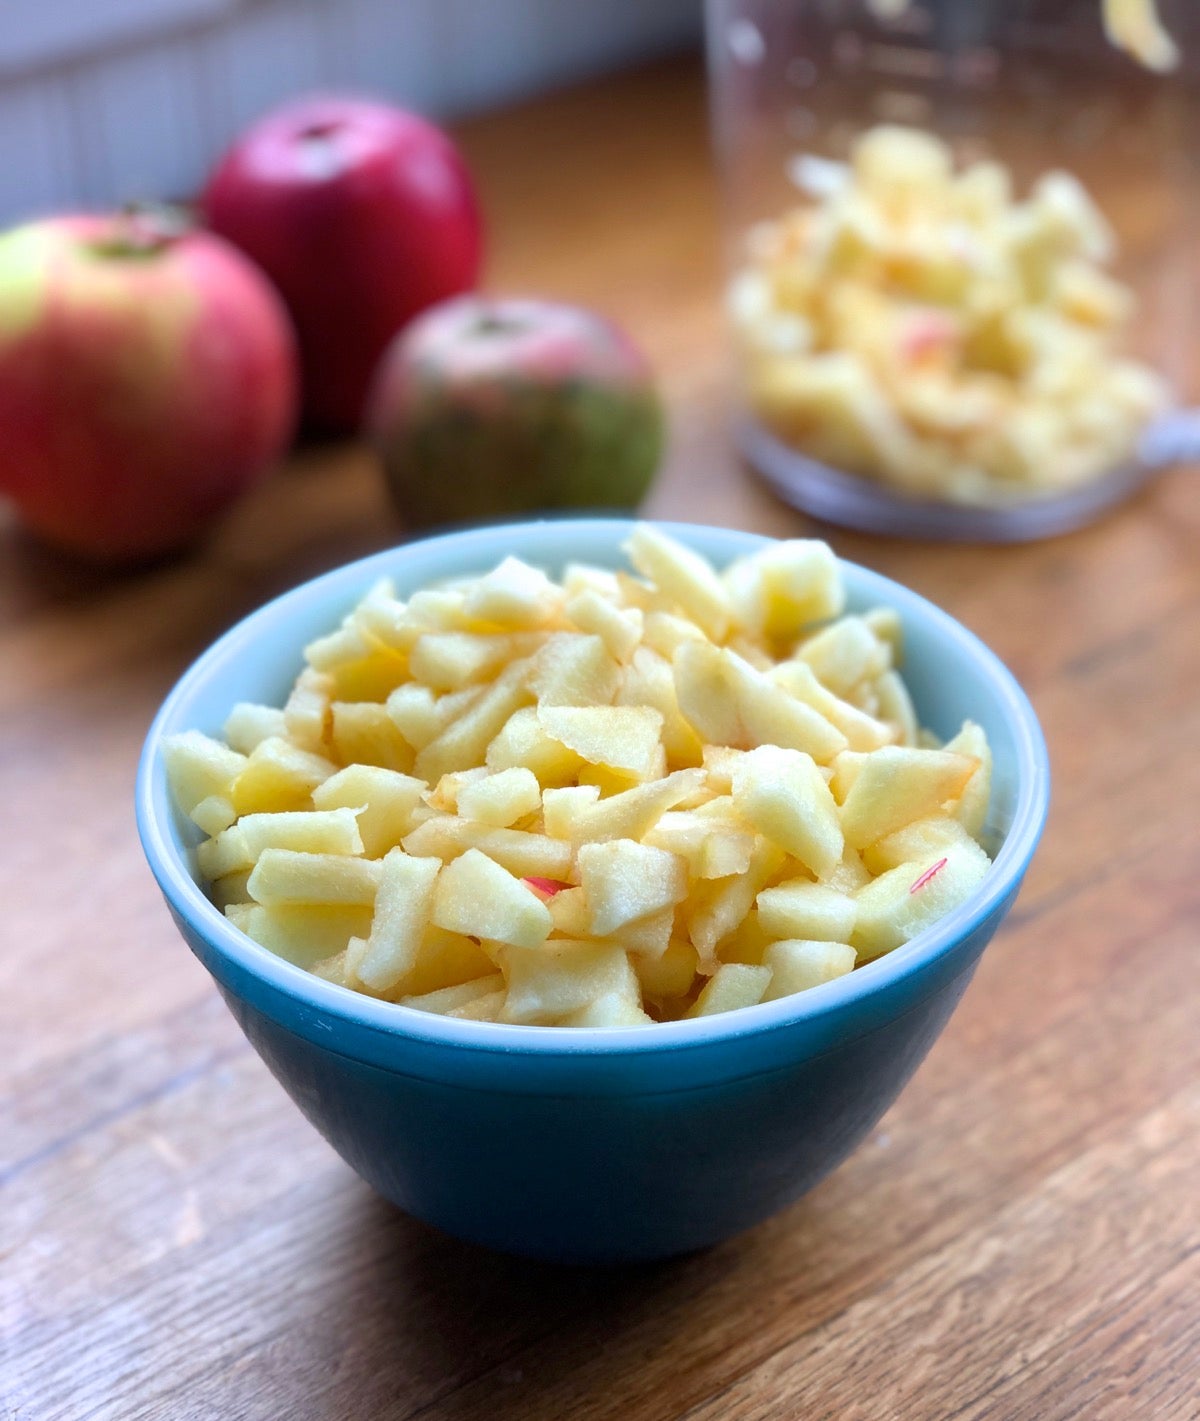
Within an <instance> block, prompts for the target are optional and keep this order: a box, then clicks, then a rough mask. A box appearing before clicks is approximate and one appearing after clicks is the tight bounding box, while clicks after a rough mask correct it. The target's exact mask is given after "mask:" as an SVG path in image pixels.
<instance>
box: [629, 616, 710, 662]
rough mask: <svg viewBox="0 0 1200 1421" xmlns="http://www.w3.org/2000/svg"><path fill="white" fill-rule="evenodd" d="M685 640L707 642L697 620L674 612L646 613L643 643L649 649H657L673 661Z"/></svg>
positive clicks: (660, 653)
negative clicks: (693, 620)
mask: <svg viewBox="0 0 1200 1421" xmlns="http://www.w3.org/2000/svg"><path fill="white" fill-rule="evenodd" d="M685 641H698V642H701V643H705V642H706V641H707V638H706V637H705V635H704V633H703V632H702V631H701V630H700V628H699V627H698V626H697V625H696V624H695V622H689V621H688V619H687V618H686V617H677V616H676V615H675V614H674V612H647V613H646V616H645V627H644V630H643V632H642V645H643V646H645V647H646V648H647V649H648V650H650V651H656V652H657V653H658V654H659V656H661V657H662V658H663V659H664V660H666V661H673V660H674V659H675V653H676V652H677V651H678V650H679V648H680V647H681V646H682V645H683V643H684V642H685Z"/></svg>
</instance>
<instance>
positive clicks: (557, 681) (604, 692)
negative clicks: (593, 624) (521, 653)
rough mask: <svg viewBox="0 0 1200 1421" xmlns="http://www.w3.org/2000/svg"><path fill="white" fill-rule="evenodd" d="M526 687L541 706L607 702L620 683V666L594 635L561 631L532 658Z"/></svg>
mask: <svg viewBox="0 0 1200 1421" xmlns="http://www.w3.org/2000/svg"><path fill="white" fill-rule="evenodd" d="M529 684H530V688H531V689H532V691H533V694H534V695H535V696H536V697H537V700H538V704H539V705H543V706H607V705H611V704H612V699H613V697H614V696H615V695H616V694H617V690H618V689H619V687H620V685H621V668H620V666H619V665H618V663H617V662H616V661H615V660H614V659H613V657H612V656H611V655H610V654H609V651H608V648H607V647H606V646H605V645H604V642H603V641H601V639H600V638H599V637H598V636H593V635H591V634H590V633H586V632H561V633H558V634H557V635H554V636H551V637H550V638H549V639H548V640H547V641H546V644H545V645H544V646H543V647H542V648H541V650H540V651H539V652H538V653H537V655H536V656H535V657H534V658H533V670H532V673H531V676H530V682H529Z"/></svg>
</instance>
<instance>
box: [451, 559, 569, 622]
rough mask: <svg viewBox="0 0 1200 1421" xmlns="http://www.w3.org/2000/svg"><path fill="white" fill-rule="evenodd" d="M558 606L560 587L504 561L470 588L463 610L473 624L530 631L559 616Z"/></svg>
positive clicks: (531, 569)
mask: <svg viewBox="0 0 1200 1421" xmlns="http://www.w3.org/2000/svg"><path fill="white" fill-rule="evenodd" d="M562 605H563V591H562V588H561V587H556V586H555V585H554V583H553V582H551V581H550V579H549V578H548V577H547V576H546V574H545V573H544V572H541V571H539V569H538V568H536V567H530V566H529V564H528V563H525V562H522V561H521V559H520V558H513V557H508V558H505V559H504V561H503V562H502V563H501V564H500V566H499V567H497V568H494V569H493V570H492V571H491V572H489V573H488V574H487V575H486V576H485V577H480V578H477V579H475V580H474V581H473V582H472V583H471V584H470V590H469V591H468V593H467V596H466V601H465V603H464V610H465V611H466V614H467V616H468V617H470V618H472V619H473V620H475V621H480V622H491V623H494V624H495V625H496V626H500V627H512V628H514V629H534V628H537V627H545V626H548V625H550V623H552V622H553V621H554V620H555V619H556V618H557V617H558V616H559V615H560V614H561V612H562Z"/></svg>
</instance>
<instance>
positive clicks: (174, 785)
mask: <svg viewBox="0 0 1200 1421" xmlns="http://www.w3.org/2000/svg"><path fill="white" fill-rule="evenodd" d="M285 743H286V742H285ZM163 760H164V762H165V764H166V769H167V774H168V775H169V776H170V779H171V789H172V792H173V793H174V795H175V802H176V803H177V804H178V805H179V807H180V809H182V810H183V812H184V813H185V814H189V815H190V814H191V812H192V811H193V810H194V809H195V807H196V806H197V805H198V804H199V803H200V802H201V800H205V799H208V798H209V797H210V796H212V795H221V796H222V797H223V798H231V797H232V791H231V786H232V785H233V783H234V781H235V780H237V778H238V777H239V775H241V774H242V773H243V771H244V770H245V769H246V766H247V763H248V761H247V759H246V756H245V755H240V754H238V752H237V751H236V750H231V749H230V748H229V746H228V745H222V744H221V742H220V741H219V740H214V739H213V738H212V737H211V736H210V735H204V734H202V733H201V732H200V731H199V730H185V731H182V732H181V733H180V734H178V735H171V736H168V737H167V739H166V740H165V741H164V742H163ZM310 788H311V786H310Z"/></svg>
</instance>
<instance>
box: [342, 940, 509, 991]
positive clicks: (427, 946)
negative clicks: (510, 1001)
mask: <svg viewBox="0 0 1200 1421" xmlns="http://www.w3.org/2000/svg"><path fill="white" fill-rule="evenodd" d="M495 970H496V964H495V963H494V962H493V961H492V959H491V957H489V956H488V953H487V951H486V950H485V949H484V947H483V945H482V944H481V943H478V942H476V941H475V940H474V938H469V937H464V936H463V935H462V933H449V932H447V931H446V929H445V928H437V927H434V926H433V924H432V923H431V924H429V925H428V926H427V927H426V928H425V931H424V932H423V933H422V934H421V941H420V943H419V945H418V947H417V955H416V958H415V959H414V960H413V962H412V964H411V965H410V967H409V968H408V970H407V971H406V972H405V974H404V976H403V978H402V979H401V980H400V981H399V982H398V983H397V984H396V986H395V987H393V988H391V989H390V990H389V991H388V993H387V996H388V998H389V999H390V1000H392V1001H395V1000H396V998H397V997H399V996H416V995H418V994H420V993H422V992H436V991H438V990H439V989H440V988H442V987H457V986H458V985H459V984H460V983H462V982H473V981H475V980H476V978H478V977H487V976H490V975H491V974H492V973H494V972H495ZM360 971H361V966H360Z"/></svg>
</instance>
